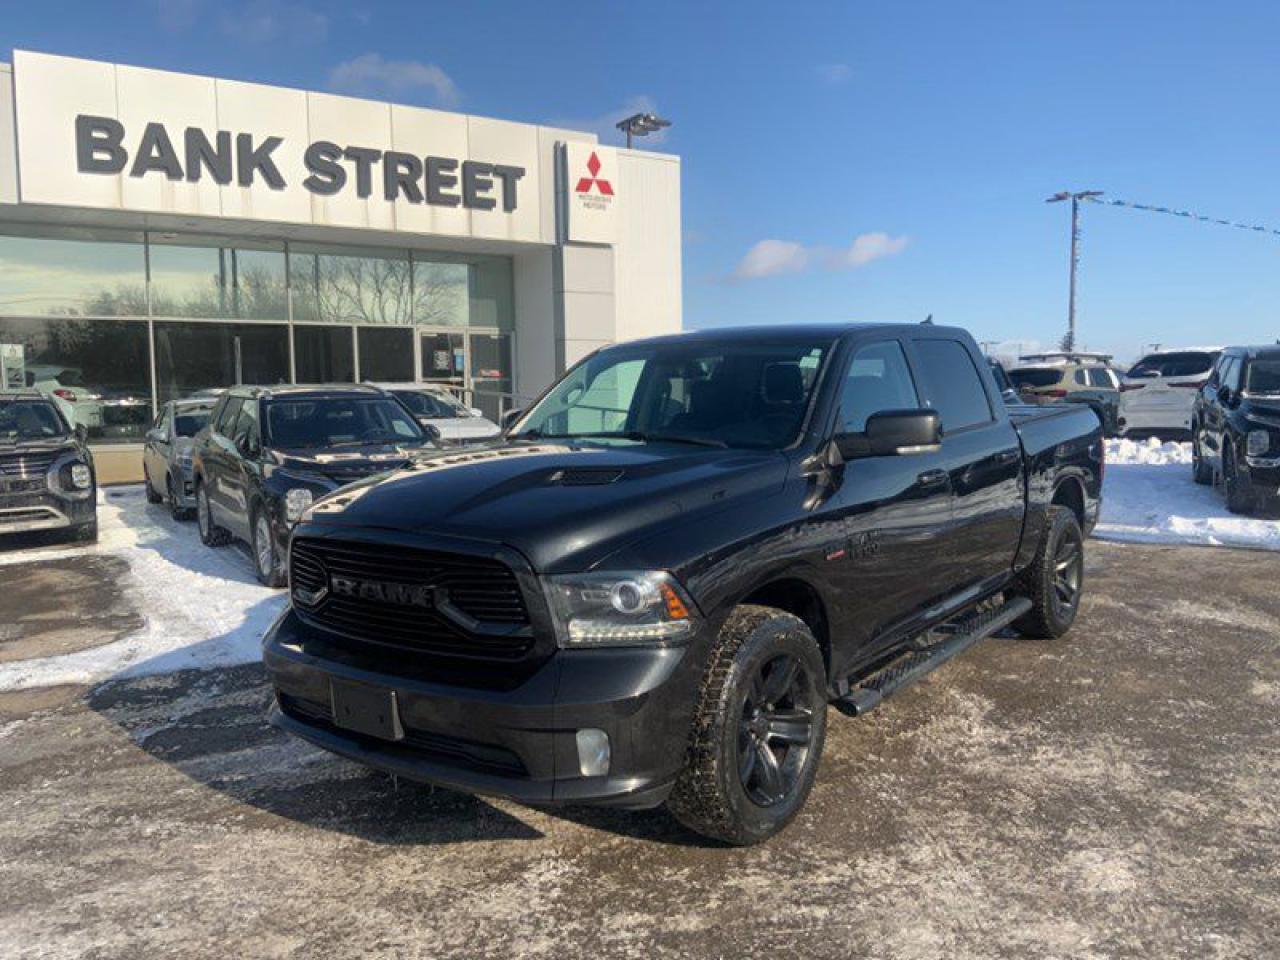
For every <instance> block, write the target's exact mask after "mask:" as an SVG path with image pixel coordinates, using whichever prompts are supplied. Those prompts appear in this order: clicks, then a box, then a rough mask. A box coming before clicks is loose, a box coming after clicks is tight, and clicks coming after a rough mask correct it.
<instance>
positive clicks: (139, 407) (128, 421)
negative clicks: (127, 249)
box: [0, 317, 151, 443]
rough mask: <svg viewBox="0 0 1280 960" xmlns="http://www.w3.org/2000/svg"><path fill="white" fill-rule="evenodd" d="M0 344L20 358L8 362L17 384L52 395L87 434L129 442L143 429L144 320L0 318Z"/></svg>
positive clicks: (146, 399)
mask: <svg viewBox="0 0 1280 960" xmlns="http://www.w3.org/2000/svg"><path fill="white" fill-rule="evenodd" d="M0 344H5V345H8V346H9V348H10V349H8V350H6V351H5V352H6V353H13V354H15V355H18V356H19V357H20V361H19V363H18V364H16V365H17V366H20V367H21V370H22V374H21V376H22V380H23V382H24V383H25V385H26V386H28V387H34V388H35V389H37V390H39V391H41V392H42V393H46V394H49V395H51V396H53V397H55V398H56V399H57V402H58V406H59V407H61V408H62V411H63V413H64V414H66V416H67V418H68V419H69V420H71V421H72V422H73V423H77V424H84V426H85V427H86V428H88V431H89V437H90V439H92V440H94V441H95V442H99V443H101V442H106V441H131V440H137V439H139V438H140V437H142V436H143V434H145V433H146V428H147V424H148V422H149V421H150V420H151V365H150V363H149V362H148V351H147V324H146V321H142V320H102V319H88V318H83V317H67V318H60V319H55V318H24V319H11V318H6V317H0ZM13 347H17V348H18V349H17V350H14V349H13Z"/></svg>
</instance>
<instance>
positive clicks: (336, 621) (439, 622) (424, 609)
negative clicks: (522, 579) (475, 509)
mask: <svg viewBox="0 0 1280 960" xmlns="http://www.w3.org/2000/svg"><path fill="white" fill-rule="evenodd" d="M290 577H291V590H292V596H293V601H294V609H295V610H297V612H298V615H299V616H300V617H301V618H302V619H303V620H304V621H307V622H309V623H312V624H314V625H315V626H318V627H321V628H322V629H325V630H328V631H331V632H333V633H336V634H338V635H340V636H342V637H345V638H348V639H349V640H355V641H358V642H360V643H368V644H376V645H380V646H392V647H399V648H402V649H407V650H413V651H418V652H423V653H432V654H443V655H447V656H456V657H472V658H475V657H478V658H485V659H516V658H519V657H522V656H524V654H526V653H527V652H528V651H529V650H530V648H531V647H532V646H533V630H532V628H531V627H530V622H529V614H528V611H527V610H526V608H525V603H524V597H523V594H522V593H521V591H520V584H519V582H518V581H517V580H516V576H515V574H514V573H513V572H512V570H511V569H510V568H509V567H508V566H507V565H506V564H504V563H502V562H501V561H500V560H496V559H492V558H488V557H476V556H471V555H469V554H462V553H446V552H443V551H435V550H422V549H417V548H410V547H400V546H392V545H386V544H374V543H365V542H361V541H350V540H344V541H333V540H327V539H315V538H299V539H295V540H294V541H293V546H292V548H291V551H290Z"/></svg>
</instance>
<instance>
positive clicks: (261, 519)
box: [250, 505, 284, 587]
mask: <svg viewBox="0 0 1280 960" xmlns="http://www.w3.org/2000/svg"><path fill="white" fill-rule="evenodd" d="M250 529H251V530H252V531H253V543H251V544H250V546H251V547H252V548H253V569H254V572H255V573H257V575H258V580H260V581H261V582H262V584H263V586H267V587H283V586H284V573H283V571H281V569H280V558H279V557H278V556H277V555H276V538H275V533H274V532H273V531H272V529H271V518H270V517H269V516H267V511H266V508H265V507H263V506H261V505H260V506H259V507H258V509H256V510H254V511H253V525H252V526H251V527H250Z"/></svg>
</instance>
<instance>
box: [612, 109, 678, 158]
mask: <svg viewBox="0 0 1280 960" xmlns="http://www.w3.org/2000/svg"><path fill="white" fill-rule="evenodd" d="M614 126H616V127H617V128H618V129H619V130H621V131H622V132H623V133H625V134H626V135H627V149H628V150H630V149H631V137H632V135H635V136H637V137H647V136H648V135H649V134H651V133H657V132H658V131H659V130H661V129H662V128H663V127H669V126H671V121H670V120H663V119H662V118H661V117H660V116H658V115H657V114H656V113H633V114H632V115H631V116H629V117H627V118H626V119H625V120H619V121H618V122H617V123H616V124H614Z"/></svg>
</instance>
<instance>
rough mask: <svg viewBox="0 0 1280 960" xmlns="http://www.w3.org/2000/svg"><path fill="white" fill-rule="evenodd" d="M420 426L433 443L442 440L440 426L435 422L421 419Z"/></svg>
mask: <svg viewBox="0 0 1280 960" xmlns="http://www.w3.org/2000/svg"><path fill="white" fill-rule="evenodd" d="M418 426H420V427H421V428H422V432H423V433H425V434H426V435H427V439H428V440H430V441H431V442H432V443H436V444H438V443H439V442H440V428H439V427H437V426H436V425H435V424H434V423H425V422H423V421H421V420H419V421H418Z"/></svg>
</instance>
